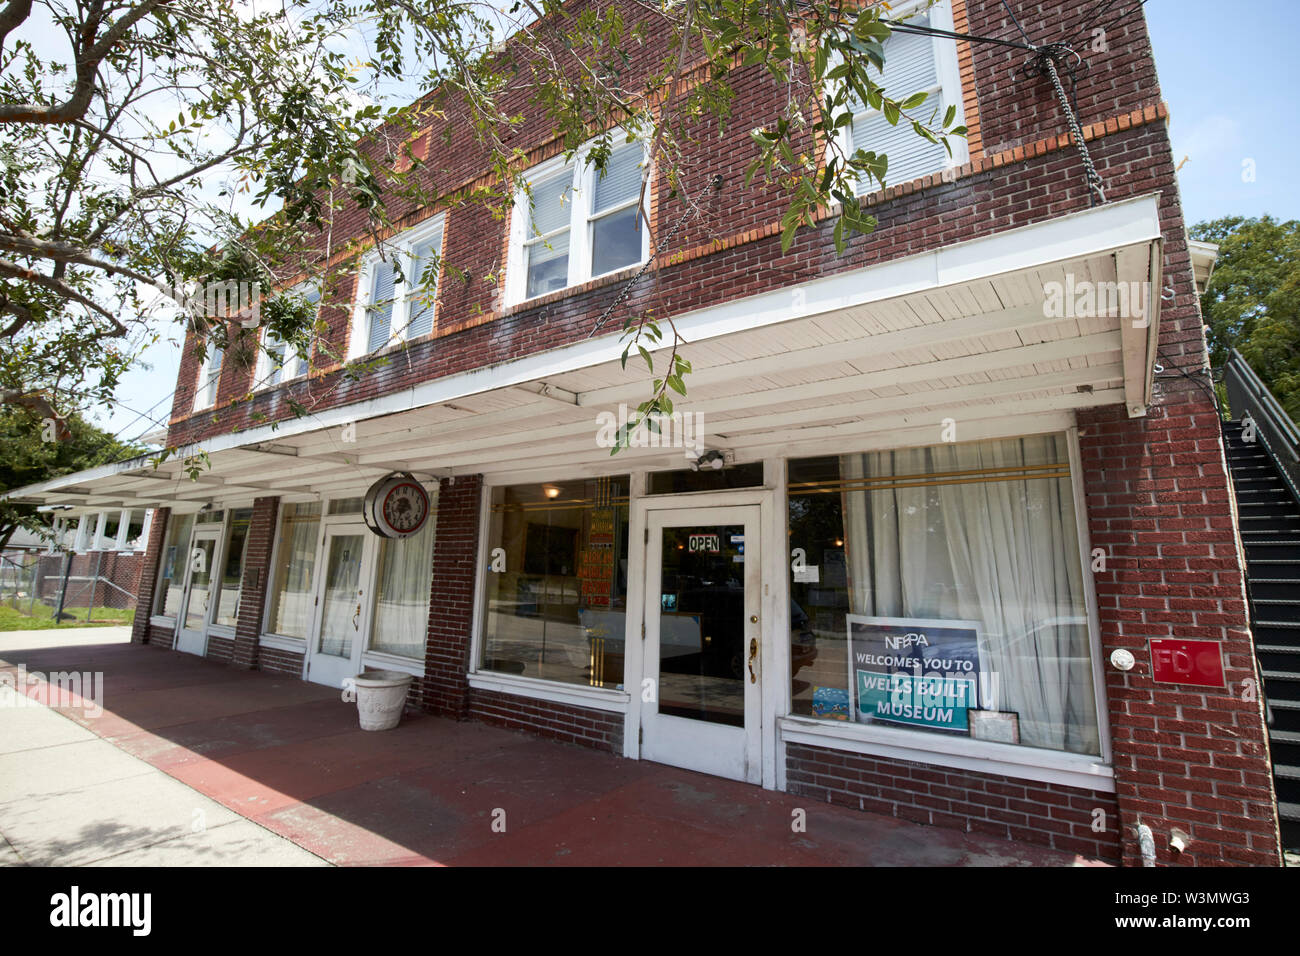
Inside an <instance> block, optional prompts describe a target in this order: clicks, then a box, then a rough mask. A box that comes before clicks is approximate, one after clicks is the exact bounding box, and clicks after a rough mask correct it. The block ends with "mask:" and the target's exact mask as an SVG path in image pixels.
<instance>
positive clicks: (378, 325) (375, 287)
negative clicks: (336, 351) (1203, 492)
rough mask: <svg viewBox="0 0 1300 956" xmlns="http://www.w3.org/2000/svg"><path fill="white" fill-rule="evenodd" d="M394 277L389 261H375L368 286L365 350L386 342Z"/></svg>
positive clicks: (389, 325) (390, 326) (370, 349)
mask: <svg viewBox="0 0 1300 956" xmlns="http://www.w3.org/2000/svg"><path fill="white" fill-rule="evenodd" d="M395 279H396V277H395V276H394V275H393V264H392V263H391V262H376V263H375V264H374V278H373V280H372V283H371V286H370V289H371V291H370V308H369V309H368V312H369V316H370V322H369V328H368V329H367V334H366V351H367V352H374V351H375V350H377V349H381V348H383V347H384V346H385V345H387V344H388V338H389V333H390V330H391V328H392V323H393V289H394V285H395Z"/></svg>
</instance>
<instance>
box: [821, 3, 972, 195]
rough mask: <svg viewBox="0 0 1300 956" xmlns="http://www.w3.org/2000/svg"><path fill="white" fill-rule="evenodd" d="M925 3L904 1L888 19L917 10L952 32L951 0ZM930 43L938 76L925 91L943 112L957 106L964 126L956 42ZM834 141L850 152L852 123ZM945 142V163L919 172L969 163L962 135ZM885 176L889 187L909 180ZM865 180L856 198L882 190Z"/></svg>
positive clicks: (868, 112)
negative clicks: (947, 153) (948, 153)
mask: <svg viewBox="0 0 1300 956" xmlns="http://www.w3.org/2000/svg"><path fill="white" fill-rule="evenodd" d="M926 2H927V0H910V2H907V3H902V4H897V5H895V6H894V7H893V8H892V9H891V10H890V11H889V18H890V19H891V20H906V19H908V18H909V17H912V16H915V15H917V14H918V13H922V12H924V13H926V14H927V15H928V16H929V18H930V26H932V27H934V28H935V29H936V30H947V31H948V32H950V33H951V32H952V29H953V25H952V3H951V0H937V2H936V3H935V4H934V6H932V7H930V8H929V10H923V9H922V8H923V7H924V6H925V3H926ZM931 42H932V43H933V44H934V58H935V74H936V76H937V79H938V86H935V87H931V88H930V89H929V90H927V91H926V92H928V93H930V94H931V95H933V94H934V93H935V92H937V93H938V94H939V98H940V100H941V102H942V103H943V104H944V105H943V111H944V112H946V111H947V108H948V107H949V106H955V107H956V108H957V114H956V119H955V121H954V123H955V125H957V126H965V125H966V106H965V100H964V98H963V96H962V85H961V64H960V63H959V62H958V59H957V41H956V40H953V39H950V38H948V37H938V36H937V37H933V38H931ZM885 68H886V69H888V68H889V63H888V61H886V62H885ZM885 91H886V92H887V93H889V94H890V95H891V96H893V97H895V98H897V97H904V96H911V95H912V94H913V93H919V92H921V91H920V90H903V89H891V88H890V87H889V86H888V84H886V85H885ZM919 109H923V110H924V109H933V103H931V102H930V101H929V100H927V101H926V102H925V103H923V104H922V105H921V106H920V107H919ZM879 112H880V110H873V109H870V108H868V109H865V110H862V111H861V112H859V113H854V114H853V119H854V120H855V121H856V120H858V119H859V118H861V117H865V116H872V115H875V114H878V113H879ZM942 115H943V113H942V112H941V113H940V116H942ZM904 122H905V120H902V119H900V120H899V125H900V126H901V125H903V123H904ZM835 140H836V145H838V147H839V149H840V150H841V151H843V153H844V154H845V155H852V154H853V152H854V149H855V147H854V146H853V124H852V123H850V124H849V125H847V126H845V127H843V128H842V129H840V130H839V131H838V132H837V133H836V134H835ZM948 145H949V146H951V147H952V155H951V156H949V157H947V159H946V161H945V162H944V164H943V165H942V166H940V167H939V168H938V169H932V170H930V171H929V172H926V173H922V174H921V175H923V176H929V175H931V174H933V173H941V172H943V171H944V170H945V169H955V168H957V167H959V166H964V165H966V164H967V163H968V162H970V146H969V144H968V142H967V140H966V138H965V137H962V136H954V137H950V138H949V140H948ZM832 155H834V147H833V146H831V145H827V147H826V157H827V159H829V158H830V157H831V156H832ZM864 175H865V174H864ZM885 177H886V180H887V181H888V182H889V186H890V188H891V189H892V188H893V187H895V186H900V185H902V183H903V182H911V181H912V180H910V179H909V180H902V181H899V182H894V181H893V180H892V179H890V178H889V173H888V171H886V173H885ZM913 178H914V179H919V178H920V177H919V176H917V177H913ZM859 181H861V180H859ZM868 182H869V185H867V186H866V187H865V188H859V189H858V190H857V192H856V195H857V196H858V198H859V199H862V198H865V197H867V196H870V195H873V194H875V193H878V192H881V189H880V188H879V186H878V184H877V183H876V181H875V180H874V179H872V180H869V181H868ZM835 205H837V206H838V203H835Z"/></svg>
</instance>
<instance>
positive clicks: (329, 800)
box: [0, 644, 1093, 866]
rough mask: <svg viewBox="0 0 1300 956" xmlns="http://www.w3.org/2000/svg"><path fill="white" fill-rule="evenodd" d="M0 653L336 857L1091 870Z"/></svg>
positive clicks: (199, 688) (486, 730) (36, 652)
mask: <svg viewBox="0 0 1300 956" xmlns="http://www.w3.org/2000/svg"><path fill="white" fill-rule="evenodd" d="M3 657H4V662H3V663H2V664H0V667H3V666H5V665H7V666H9V667H16V666H17V665H19V664H25V665H26V667H27V669H28V670H29V671H43V672H49V671H56V670H65V671H66V670H77V671H101V672H103V673H104V686H105V691H104V701H103V704H104V713H103V715H102V716H100V717H98V718H91V717H88V716H86V715H84V714H83V713H81V712H80V711H79V710H73V709H65V710H63V713H64V715H65V716H67V717H68V718H70V719H72V720H75V721H76V722H77V723H79V724H81V725H82V726H84V727H86V728H88V729H89V730H91V731H93V732H94V733H95V734H97V735H99V736H100V737H102V738H104V739H106V740H109V741H110V742H112V743H113V744H115V745H116V746H117V747H119V748H121V749H122V750H124V751H126V752H128V753H130V754H133V755H135V756H137V757H139V758H141V759H143V760H145V761H147V762H148V763H150V764H152V765H153V766H154V767H156V768H158V769H159V770H162V771H163V772H165V773H167V774H169V775H170V776H172V777H174V778H176V779H177V780H179V781H181V782H182V783H185V784H188V785H189V786H191V787H193V788H194V789H196V790H198V791H200V792H201V793H203V794H206V795H208V796H210V797H212V798H213V799H214V800H216V801H218V802H219V803H221V804H223V805H224V806H226V807H229V808H230V809H231V810H234V811H236V812H237V813H239V814H241V815H242V816H244V817H246V818H248V819H250V820H252V821H254V822H255V823H258V824H260V825H262V826H264V827H266V828H267V829H269V830H271V831H273V832H275V833H277V834H280V835H282V836H284V837H287V838H288V839H290V840H292V841H294V842H295V843H297V844H298V845H299V846H302V847H303V848H305V849H307V850H310V851H311V852H312V853H315V854H317V855H318V856H320V857H322V858H324V859H326V860H329V861H331V862H333V863H338V864H364V865H395V864H396V865H403V864H445V865H453V866H465V865H536V864H570V865H597V866H603V865H623V864H633V865H637V864H640V865H644V864H650V865H654V864H664V865H678V866H710V865H758V866H767V865H856V866H896V865H930V866H963V865H993V866H1032V865H1040V866H1061V865H1067V866H1068V865H1081V864H1082V865H1090V864H1092V863H1093V861H1090V860H1085V859H1082V858H1079V857H1074V856H1071V855H1069V854H1065V853H1060V852H1057V851H1052V850H1048V849H1042V848H1038V847H1033V846H1027V845H1022V844H1013V843H1007V842H1004V841H1002V840H998V839H995V838H991V837H985V836H981V835H977V834H964V833H960V832H957V831H954V830H944V829H940V828H934V827H924V826H919V825H916V824H912V823H907V822H903V821H900V820H897V819H893V818H890V817H883V816H877V815H874V814H867V813H860V812H857V811H854V810H849V809H845V808H842V807H834V806H829V805H824V804H809V803H808V802H807V801H806V800H804V799H801V798H800V797H797V796H792V795H787V794H782V793H772V792H768V791H764V790H762V789H760V788H758V787H754V786H748V785H745V784H741V783H735V782H733V781H729V780H721V779H718V778H716V777H710V776H706V775H702V774H697V773H692V772H689V771H683V770H677V769H674V768H671V767H664V766H660V765H657V764H652V763H649V762H644V761H636V760H625V759H622V758H618V757H612V756H609V755H607V754H602V753H597V752H594V751H589V750H585V749H583V748H579V747H576V746H572V745H567V744H559V743H554V742H551V741H547V740H542V739H539V738H537V737H534V736H532V735H529V734H525V733H516V732H512V731H506V730H500V729H497V728H493V727H488V726H486V725H484V724H480V723H476V722H466V723H458V722H455V721H449V720H443V719H439V718H435V717H428V716H424V717H415V718H411V717H407V718H405V719H404V720H403V723H402V725H401V726H400V727H398V728H397V729H396V730H393V731H387V732H382V733H365V732H362V731H361V730H360V729H358V726H357V716H356V707H355V705H354V704H346V703H344V702H342V700H341V699H340V695H339V693H338V692H337V691H334V690H331V689H328V688H323V687H318V686H315V685H313V684H307V683H304V682H302V681H297V680H292V679H288V678H284V677H279V676H275V675H270V674H265V673H261V672H249V671H240V670H234V669H232V668H229V667H227V666H224V665H221V664H216V663H213V662H211V661H206V660H203V659H200V658H196V657H191V656H189V655H184V654H179V653H175V652H172V651H167V650H162V649H159V648H154V647H148V646H139V645H130V644H102V645H88V646H87V645H83V646H66V647H55V648H42V649H32V650H17V651H7V652H5V654H4V655H3ZM801 808H802V809H803V810H805V811H806V814H807V816H806V823H807V829H806V831H805V832H801V833H796V832H793V830H792V826H791V823H792V819H793V816H794V811H795V810H797V809H801ZM502 820H503V821H504V828H505V830H504V832H497V830H494V826H493V824H494V821H502ZM498 829H499V824H498Z"/></svg>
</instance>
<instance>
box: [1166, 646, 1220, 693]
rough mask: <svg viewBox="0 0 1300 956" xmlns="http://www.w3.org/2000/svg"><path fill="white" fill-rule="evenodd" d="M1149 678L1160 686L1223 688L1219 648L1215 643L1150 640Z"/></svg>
mask: <svg viewBox="0 0 1300 956" xmlns="http://www.w3.org/2000/svg"><path fill="white" fill-rule="evenodd" d="M1151 677H1152V679H1153V680H1156V681H1159V682H1160V683H1162V684H1196V685H1198V686H1200V687H1223V686H1225V685H1224V680H1223V648H1222V646H1221V645H1220V644H1219V642H1218V641H1183V640H1178V639H1177V638H1172V637H1155V638H1152V639H1151Z"/></svg>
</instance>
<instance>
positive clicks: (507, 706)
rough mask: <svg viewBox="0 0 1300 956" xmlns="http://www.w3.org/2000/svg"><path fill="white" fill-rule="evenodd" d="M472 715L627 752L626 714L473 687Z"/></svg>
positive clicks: (613, 751) (612, 751)
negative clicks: (624, 726) (624, 718)
mask: <svg viewBox="0 0 1300 956" xmlns="http://www.w3.org/2000/svg"><path fill="white" fill-rule="evenodd" d="M469 695H470V697H469V714H470V716H471V717H474V718H475V719H477V720H482V721H484V722H485V723H489V724H495V725H496V726H498V727H509V728H510V729H512V730H527V731H530V732H532V733H535V734H539V735H540V736H542V737H548V738H550V739H552V740H561V741H564V742H565V743H571V744H580V745H581V746H583V747H592V748H594V749H596V750H606V751H609V752H610V753H615V754H621V753H622V752H623V715H622V714H611V713H608V712H607V711H603V710H589V709H587V708H585V707H573V706H570V705H568V704H557V703H553V702H551V701H547V700H532V699H530V698H527V697H517V696H515V695H514V694H501V693H497V692H496V691H487V690H477V689H475V690H471V691H470V692H469Z"/></svg>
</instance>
